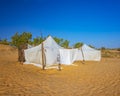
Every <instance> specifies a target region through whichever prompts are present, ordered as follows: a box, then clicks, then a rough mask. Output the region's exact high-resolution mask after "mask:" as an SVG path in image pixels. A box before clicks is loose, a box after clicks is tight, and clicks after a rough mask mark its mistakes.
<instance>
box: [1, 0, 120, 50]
mask: <svg viewBox="0 0 120 96" xmlns="http://www.w3.org/2000/svg"><path fill="white" fill-rule="evenodd" d="M24 31H25V32H31V33H32V34H33V37H37V36H40V33H41V32H42V33H43V35H44V36H47V35H51V36H56V37H60V38H64V39H67V40H69V41H70V45H73V44H74V43H76V42H83V43H86V44H90V45H93V46H95V47H97V48H100V47H103V46H104V47H107V48H118V47H120V1H119V0H0V38H7V39H10V37H11V36H12V35H13V34H14V33H15V32H24Z"/></svg>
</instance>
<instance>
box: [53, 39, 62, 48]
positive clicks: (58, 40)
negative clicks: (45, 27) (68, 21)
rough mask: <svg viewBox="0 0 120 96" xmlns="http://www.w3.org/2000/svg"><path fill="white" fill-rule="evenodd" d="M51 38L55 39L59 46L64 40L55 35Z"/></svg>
mask: <svg viewBox="0 0 120 96" xmlns="http://www.w3.org/2000/svg"><path fill="white" fill-rule="evenodd" d="M53 39H54V40H55V41H56V43H57V44H59V45H60V46H61V44H62V43H63V41H64V40H63V39H62V38H57V37H54V38H53Z"/></svg>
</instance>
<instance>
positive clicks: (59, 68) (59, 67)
mask: <svg viewBox="0 0 120 96" xmlns="http://www.w3.org/2000/svg"><path fill="white" fill-rule="evenodd" d="M57 61H58V70H59V71H61V63H60V55H58V56H57Z"/></svg>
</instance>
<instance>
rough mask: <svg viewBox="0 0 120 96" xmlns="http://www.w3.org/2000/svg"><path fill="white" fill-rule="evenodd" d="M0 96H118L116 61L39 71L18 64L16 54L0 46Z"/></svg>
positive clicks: (119, 62)
mask: <svg viewBox="0 0 120 96" xmlns="http://www.w3.org/2000/svg"><path fill="white" fill-rule="evenodd" d="M0 96H120V59H119V58H102V60H101V61H100V62H93V61H91V62H85V64H83V63H82V62H80V61H79V62H75V63H74V65H72V66H63V65H62V70H61V71H58V70H57V69H48V70H42V69H41V68H39V67H36V66H33V65H22V64H20V63H18V62H17V50H16V49H15V48H12V47H8V46H3V45H0Z"/></svg>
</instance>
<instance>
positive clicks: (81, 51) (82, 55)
mask: <svg viewBox="0 0 120 96" xmlns="http://www.w3.org/2000/svg"><path fill="white" fill-rule="evenodd" d="M81 52H82V56H83V64H84V61H85V57H84V53H83V50H82V47H81Z"/></svg>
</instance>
